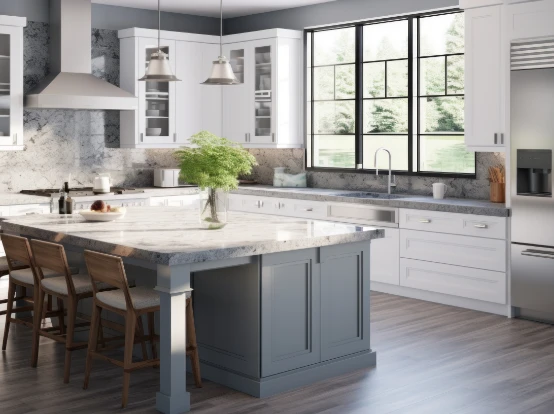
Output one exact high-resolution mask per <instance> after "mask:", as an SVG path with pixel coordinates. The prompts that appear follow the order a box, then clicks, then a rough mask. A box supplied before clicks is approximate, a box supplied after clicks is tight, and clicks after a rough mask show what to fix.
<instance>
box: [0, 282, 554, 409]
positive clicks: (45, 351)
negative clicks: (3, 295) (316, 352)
mask: <svg viewBox="0 0 554 414" xmlns="http://www.w3.org/2000/svg"><path fill="white" fill-rule="evenodd" d="M371 321H372V331H371V334H372V347H373V348H374V349H375V350H376V351H377V367H376V368H374V369H364V370H360V371H358V372H355V373H352V374H349V375H344V376H341V377H337V378H333V379H330V380H326V381H322V382H320V383H317V384H315V385H313V386H309V387H305V388H302V389H300V390H297V391H294V392H289V393H286V394H281V395H279V396H275V397H272V398H267V399H263V400H259V399H256V398H252V397H249V396H247V395H244V394H241V393H238V392H236V391H233V390H230V389H228V388H225V387H222V386H219V385H217V384H214V383H210V382H208V381H206V382H205V383H204V388H202V389H194V388H192V387H191V388H190V392H191V399H192V409H193V412H195V413H213V414H216V413H217V414H221V413H235V414H238V413H264V414H265V413H268V414H270V413H295V414H309V413H326V414H335V413H336V414H338V413H341V414H342V413H360V414H385V413H395V414H401V413H409V414H419V413H425V414H429V413H437V414H448V413H452V414H454V413H455V414H480V413H487V414H490V413H507V414H517V413H526V414H528V413H537V414H542V413H544V414H547V413H548V414H551V413H554V327H552V326H549V325H544V324H539V323H534V322H529V321H522V320H510V319H507V318H503V317H500V316H494V315H488V314H485V313H480V312H474V311H470V310H465V309H460V308H455V307H449V306H443V305H438V304H433V303H429V302H423V301H418V300H413V299H406V298H401V297H397V296H391V295H385V294H379V293H372V317H371ZM0 324H1V328H0V333H2V331H3V326H4V320H3V319H2V318H0ZM12 328H13V334H12V333H10V341H9V344H8V350H7V351H6V352H3V353H2V355H1V361H0V412H1V413H2V414H22V413H44V414H47V413H66V412H67V413H69V412H72V413H74V412H78V413H110V412H126V413H155V412H156V411H155V409H154V404H155V401H154V400H155V397H154V396H155V392H156V391H157V389H158V371H157V370H155V369H144V370H140V371H137V372H135V373H133V374H132V375H131V389H130V397H129V401H130V403H129V407H128V408H127V409H126V410H125V411H121V410H120V408H119V403H120V397H121V383H122V375H121V370H120V369H118V368H116V367H114V366H112V365H109V364H107V363H104V362H102V361H95V363H94V366H93V372H92V375H91V382H90V386H89V389H88V390H87V391H83V390H82V388H81V387H82V382H83V372H84V355H85V351H77V352H74V358H73V366H72V373H71V382H70V384H69V385H64V384H63V383H62V377H63V362H64V350H63V347H62V346H61V345H59V344H56V343H54V342H52V341H50V340H48V339H45V338H43V339H42V340H41V346H40V356H39V366H38V368H36V369H34V368H31V367H30V364H29V361H30V355H31V334H30V331H29V330H28V329H27V328H25V327H21V326H13V327H12ZM189 383H192V381H191V380H189Z"/></svg>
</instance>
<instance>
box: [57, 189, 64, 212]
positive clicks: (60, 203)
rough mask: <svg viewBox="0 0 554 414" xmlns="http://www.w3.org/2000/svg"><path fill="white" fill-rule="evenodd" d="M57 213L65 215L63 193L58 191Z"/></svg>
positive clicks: (62, 190)
mask: <svg viewBox="0 0 554 414" xmlns="http://www.w3.org/2000/svg"><path fill="white" fill-rule="evenodd" d="M58 213H60V214H65V191H64V189H63V188H62V189H61V190H60V199H59V200H58Z"/></svg>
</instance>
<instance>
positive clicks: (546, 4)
mask: <svg viewBox="0 0 554 414" xmlns="http://www.w3.org/2000/svg"><path fill="white" fill-rule="evenodd" d="M553 21H554V1H553V0H543V1H533V2H532V3H521V4H514V5H512V6H509V7H507V18H506V23H507V32H508V33H509V37H510V40H525V39H534V38H541V37H550V38H551V37H553V36H554V24H552V22H553Z"/></svg>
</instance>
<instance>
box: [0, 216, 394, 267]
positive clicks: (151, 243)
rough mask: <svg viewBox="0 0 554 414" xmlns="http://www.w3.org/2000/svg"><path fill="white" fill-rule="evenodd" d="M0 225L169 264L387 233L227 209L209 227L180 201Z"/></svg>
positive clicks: (11, 230) (21, 219)
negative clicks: (224, 217) (108, 215)
mask: <svg viewBox="0 0 554 414" xmlns="http://www.w3.org/2000/svg"><path fill="white" fill-rule="evenodd" d="M98 214H101V213H98ZM2 230H3V231H5V232H8V233H15V234H21V235H25V236H30V237H36V238H40V239H44V240H49V241H54V242H58V243H63V244H70V245H75V246H79V247H82V248H85V249H91V250H96V251H100V252H104V253H110V254H115V255H118V256H122V257H124V258H131V259H136V260H142V261H147V262H151V263H156V264H163V265H170V266H171V265H180V264H187V263H199V262H208V261H214V260H224V259H232V258H240V257H249V256H254V255H260V254H267V253H277V252H285V251H291V250H297V249H307V248H312V247H321V246H330V245H335V244H343V243H355V242H360V241H368V240H372V239H376V238H382V237H383V236H384V231H383V230H382V229H378V228H375V227H365V226H356V225H352V224H343V223H331V222H325V221H316V220H307V219H294V218H285V217H280V216H268V215H262V214H251V213H238V212H230V213H229V223H228V224H227V226H225V227H224V228H223V229H221V230H205V229H202V228H200V226H199V223H198V212H196V211H187V210H185V209H183V208H181V207H138V208H129V209H128V211H127V215H126V216H125V217H124V218H122V219H119V220H117V221H113V222H86V221H85V220H84V219H83V218H82V217H81V216H80V215H78V214H75V215H71V216H70V215H62V216H60V215H57V214H48V215H31V216H23V217H14V218H11V219H9V220H7V221H4V222H2Z"/></svg>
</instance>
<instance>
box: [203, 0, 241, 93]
mask: <svg viewBox="0 0 554 414" xmlns="http://www.w3.org/2000/svg"><path fill="white" fill-rule="evenodd" d="M219 14H220V18H221V21H220V25H219V57H218V58H217V60H215V61H214V62H213V66H212V73H211V74H210V77H209V78H208V79H206V81H205V82H202V85H238V84H239V83H240V82H239V81H238V80H237V78H236V77H235V74H234V73H233V68H232V67H231V64H230V63H229V61H228V60H227V58H226V57H225V56H223V46H222V41H223V0H220V2H219Z"/></svg>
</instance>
